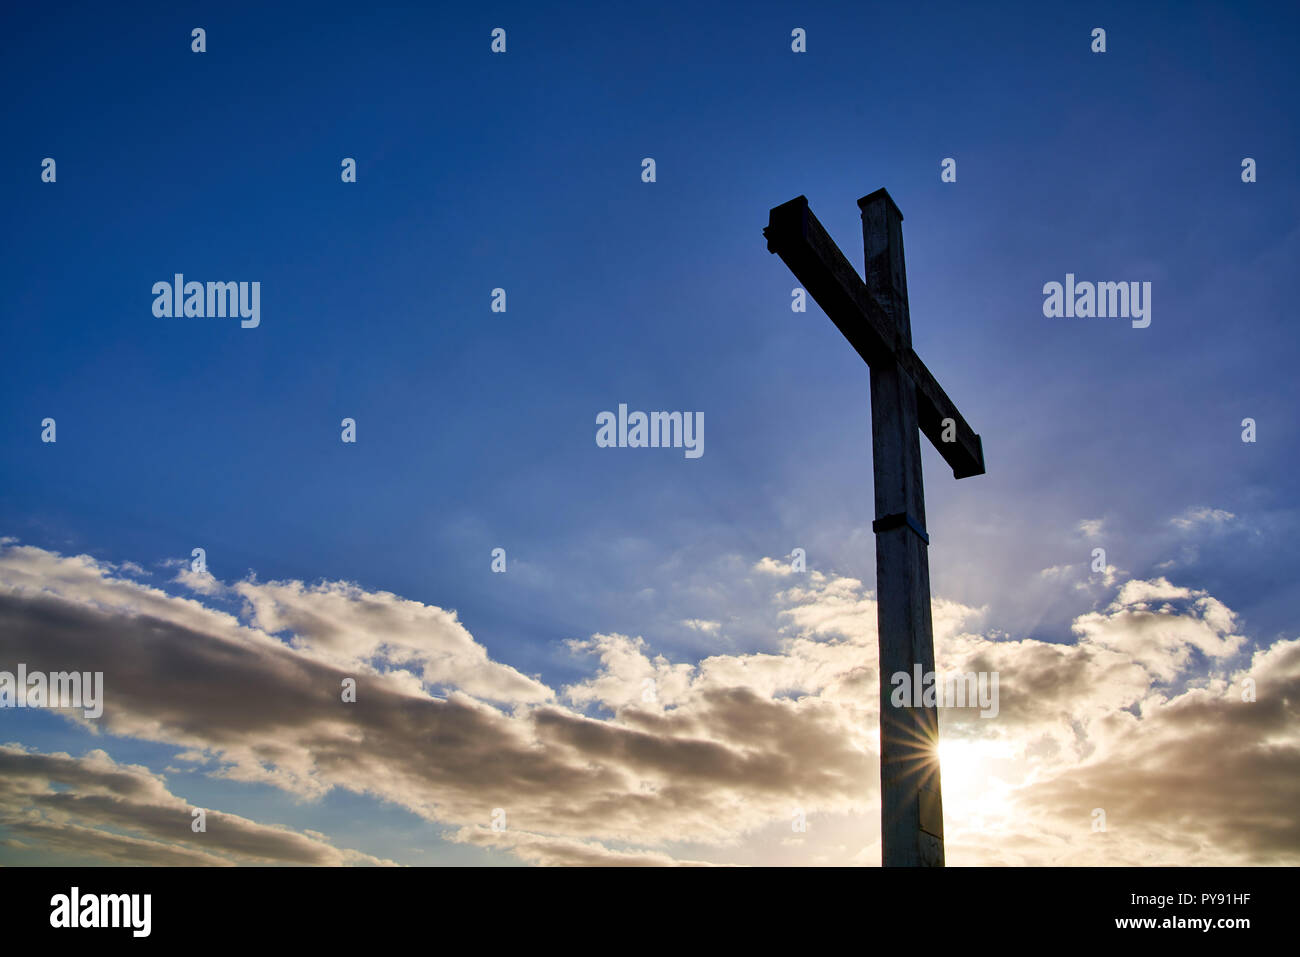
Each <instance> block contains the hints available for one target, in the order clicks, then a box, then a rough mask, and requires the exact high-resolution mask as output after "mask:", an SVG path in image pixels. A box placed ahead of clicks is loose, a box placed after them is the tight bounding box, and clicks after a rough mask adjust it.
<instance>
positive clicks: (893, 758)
mask: <svg viewBox="0 0 1300 957" xmlns="http://www.w3.org/2000/svg"><path fill="white" fill-rule="evenodd" d="M858 206H859V208H860V209H861V210H862V240H863V245H864V246H865V248H866V266H867V272H866V275H867V279H866V282H865V283H864V282H863V281H862V280H861V279H859V278H858V274H857V272H855V271H854V269H853V266H852V265H850V263H849V261H848V260H847V259H845V258H844V254H843V253H841V252H840V251H839V248H838V247H836V245H835V243H834V242H833V241H832V240H831V238H830V236H829V235H827V233H826V230H825V229H824V228H823V227H822V224H821V223H819V222H818V221H817V217H815V216H814V215H813V214H812V211H811V210H810V209H809V208H808V200H807V199H805V198H804V197H803V196H799V197H797V198H796V199H792V200H790V202H788V203H783V204H782V205H780V206H777V207H776V208H775V209H773V210H772V211H771V214H770V217H769V219H768V224H767V228H766V229H764V230H763V235H764V236H766V237H767V248H768V250H769V251H770V252H774V253H777V254H778V255H779V256H780V257H781V258H782V259H783V260H784V261H785V264H786V265H787V266H789V267H790V271H791V272H793V273H794V274H795V278H797V279H798V280H799V282H800V283H802V284H803V287H804V289H806V290H807V291H808V293H809V294H811V295H812V297H813V299H815V300H816V301H817V303H818V305H820V306H821V307H822V309H824V310H825V311H826V315H828V316H830V318H831V321H832V322H834V323H835V325H836V326H837V327H838V328H839V330H840V332H842V333H843V334H844V337H845V338H846V339H848V340H849V343H850V344H851V345H852V346H853V348H854V349H856V350H857V351H858V355H860V356H862V358H863V359H865V360H866V362H867V365H868V366H869V367H870V369H871V464H872V474H873V475H874V478H875V489H876V520H875V521H874V522H872V523H871V528H872V531H874V532H875V533H876V609H877V611H876V615H877V618H876V620H877V627H878V632H879V640H880V845H881V860H882V862H883V863H884V865H885V866H887V867H891V866H904V867H908V866H910V867H917V866H932V867H942V866H943V863H944V855H943V800H942V797H941V794H940V787H939V754H938V745H939V715H938V708H937V707H924V706H921V707H912V706H910V705H907V706H903V707H895V706H893V705H892V704H891V702H890V687H891V685H890V681H889V679H890V677H891V676H892V675H894V674H896V673H898V672H903V673H905V674H907V675H909V676H911V675H912V674H914V667H915V666H920V669H921V672H922V673H923V674H926V675H933V673H934V635H933V631H932V627H931V621H930V564H929V560H928V557H927V549H928V548H929V544H930V538H929V535H928V534H927V533H926V530H925V493H924V489H923V487H922V483H921V442H920V439H918V438H917V431H918V429H919V430H920V431H921V432H924V433H925V435H926V437H927V438H928V439H929V440H930V441H931V442H932V443H934V447H935V448H936V449H938V450H939V454H940V455H942V456H943V457H944V460H945V461H946V462H947V463H948V464H949V465H951V466H952V474H953V477H954V478H959V479H961V478H967V477H969V476H972V475H982V474H983V473H984V448H983V445H982V444H981V442H980V437H979V436H978V435H976V434H975V432H974V431H973V430H972V429H971V427H970V426H969V425H967V424H966V420H965V419H964V418H962V415H961V413H960V412H959V411H957V407H956V405H954V404H953V401H952V400H951V399H949V398H948V396H947V395H946V394H945V393H944V391H943V389H941V388H940V387H939V383H938V382H936V381H935V378H934V376H933V375H931V374H930V370H929V369H927V368H926V367H925V363H923V362H922V361H921V360H920V359H919V358H917V355H916V353H915V352H913V351H912V326H911V319H910V318H909V316H908V311H907V272H906V269H905V267H904V264H903V214H902V213H900V212H899V211H898V207H897V206H896V205H895V204H894V201H893V199H891V198H890V196H889V194H888V193H887V192H885V191H884V190H883V189H878V190H876V191H875V192H874V193H872V194H871V195H870V196H864V197H863V198H862V199H860V200H858ZM935 681H936V683H937V679H935Z"/></svg>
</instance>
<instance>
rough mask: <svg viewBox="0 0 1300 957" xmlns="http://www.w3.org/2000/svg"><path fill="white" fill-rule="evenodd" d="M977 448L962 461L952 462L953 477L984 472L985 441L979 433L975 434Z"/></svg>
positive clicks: (958, 477)
mask: <svg viewBox="0 0 1300 957" xmlns="http://www.w3.org/2000/svg"><path fill="white" fill-rule="evenodd" d="M974 444H975V448H974V450H973V452H972V454H971V455H970V456H969V457H968V458H965V459H963V460H962V461H960V462H957V463H955V464H953V463H950V464H952V477H953V478H955V479H964V478H970V477H971V476H974V475H983V474H984V442H983V440H982V439H981V438H980V437H979V435H978V434H976V435H975V443H974Z"/></svg>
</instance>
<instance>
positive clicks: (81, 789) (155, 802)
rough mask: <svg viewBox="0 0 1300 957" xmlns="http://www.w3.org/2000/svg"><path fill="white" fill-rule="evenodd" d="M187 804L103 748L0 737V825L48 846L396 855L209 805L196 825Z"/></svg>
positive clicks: (278, 860)
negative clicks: (76, 752) (80, 749)
mask: <svg viewBox="0 0 1300 957" xmlns="http://www.w3.org/2000/svg"><path fill="white" fill-rule="evenodd" d="M192 811H193V808H192V807H191V806H190V805H189V804H188V803H187V802H186V801H184V800H183V799H182V798H180V797H178V796H176V795H174V794H172V793H171V792H170V791H169V790H168V789H167V786H166V783H165V782H164V780H163V778H162V777H161V776H159V775H156V774H154V773H153V772H151V771H150V770H149V769H148V768H145V767H142V766H139V765H126V764H118V763H116V762H115V761H113V759H112V758H110V757H109V756H108V755H107V754H106V753H105V752H104V751H102V750H98V749H97V750H93V751H90V752H88V753H87V754H86V755H84V756H82V757H80V758H74V757H72V756H71V755H69V754H66V753H63V752H60V753H55V754H42V753H40V752H37V751H34V750H32V749H29V748H23V747H22V746H20V745H14V744H8V745H0V827H3V828H4V829H5V830H6V831H8V832H10V833H12V834H16V835H19V836H20V837H22V838H26V839H27V841H32V842H37V843H39V844H40V845H41V846H43V847H44V848H45V849H46V850H48V851H51V852H54V853H59V854H65V855H68V856H71V857H75V858H86V857H89V858H98V859H101V860H105V861H108V862H111V863H114V864H154V865H185V866H195V865H230V864H316V865H337V864H391V863H392V862H391V861H382V860H380V859H378V858H374V857H371V856H370V855H368V854H361V853H358V852H355V851H345V850H340V849H338V848H336V847H334V846H333V845H331V844H329V843H328V842H327V841H325V840H322V839H321V837H319V836H309V835H306V834H301V833H298V832H296V831H292V830H289V829H288V828H282V827H270V826H267V825H264V824H258V823H257V822H255V821H250V820H249V819H247V818H244V817H240V816H238V815H235V814H226V813H223V812H220V811H214V810H208V809H204V811H205V815H206V819H205V822H204V823H205V827H206V830H205V831H203V832H201V833H195V832H194V831H193V830H192V823H193V821H194V817H193V816H192ZM122 831H125V832H126V833H121V832H122Z"/></svg>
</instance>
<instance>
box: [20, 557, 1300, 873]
mask: <svg viewBox="0 0 1300 957" xmlns="http://www.w3.org/2000/svg"><path fill="white" fill-rule="evenodd" d="M765 562H770V563H773V564H779V563H775V562H773V560H771V559H765V560H764V561H763V562H759V563H758V564H759V565H763V564H764V563H765ZM771 584H772V586H773V590H772V592H771V597H772V600H773V601H774V602H775V603H776V605H777V607H778V610H779V614H780V620H781V621H782V622H783V625H782V626H781V629H780V633H779V634H778V635H777V636H776V643H775V646H774V647H773V648H772V649H771V650H768V651H764V652H751V653H737V654H719V655H713V656H709V657H705V658H702V659H700V660H698V661H676V662H674V661H671V660H669V659H668V658H667V657H666V656H664V655H663V654H661V653H656V652H655V651H654V650H653V646H652V644H651V643H650V642H649V641H648V640H647V639H646V638H645V637H643V636H629V635H621V634H595V635H592V636H591V637H590V638H586V639H581V640H575V641H572V642H570V649H571V650H572V651H573V652H574V653H575V654H578V655H580V656H589V658H590V659H591V661H592V662H593V667H592V669H591V672H590V674H589V675H587V676H586V677H583V678H581V679H579V680H576V681H574V682H572V683H571V684H569V685H567V686H565V687H563V688H561V689H558V690H556V689H551V688H550V687H548V686H547V685H545V684H544V683H542V682H541V681H540V680H538V679H535V678H529V677H527V676H524V675H522V674H520V673H519V672H517V671H516V670H515V669H513V668H510V667H509V666H507V665H504V664H502V663H498V662H494V661H492V660H491V659H490V657H489V656H488V655H487V654H486V651H485V649H483V648H482V646H481V645H479V644H478V643H477V642H476V641H475V640H474V639H473V637H472V636H471V635H470V634H469V633H468V631H466V629H465V628H464V627H463V625H461V624H460V622H459V621H458V620H457V618H456V616H455V613H454V612H451V611H447V610H444V609H440V608H437V607H435V606H430V605H424V604H422V603H419V602H414V601H410V600H407V599H402V598H400V597H398V596H395V595H392V594H390V593H386V592H370V591H366V590H364V589H361V588H359V587H358V586H355V585H351V584H348V583H343V582H323V583H319V584H317V585H313V586H308V585H306V584H304V583H301V582H272V583H265V584H261V583H257V582H255V581H251V580H250V581H244V582H238V583H236V584H234V585H232V586H229V587H230V588H231V589H232V591H233V593H234V594H238V595H239V596H241V597H242V598H243V599H244V601H245V608H244V611H243V613H242V614H241V615H239V616H236V615H232V614H230V613H227V612H222V611H216V610H213V609H211V608H208V607H206V606H205V605H203V604H201V603H200V602H198V601H197V600H195V599H193V598H188V597H181V596H175V595H169V594H166V593H165V592H163V591H161V590H159V589H155V588H150V587H148V586H145V585H143V584H141V583H139V582H135V581H130V580H125V579H121V578H117V577H115V576H114V573H113V569H112V568H111V567H109V566H107V565H103V564H99V563H96V562H95V561H94V560H93V559H90V558H88V557H86V556H74V557H63V556H59V555H57V554H55V553H52V552H46V551H43V550H41V549H35V548H30V547H22V546H14V547H6V548H4V549H3V550H0V633H2V634H4V635H5V636H6V638H5V646H4V652H5V654H6V656H9V657H12V659H13V660H15V661H24V662H26V663H27V665H28V667H29V668H31V669H33V670H65V669H68V668H76V669H78V670H101V671H103V672H104V673H105V699H106V703H105V711H104V716H103V718H102V719H101V720H100V721H99V722H98V724H96V725H93V727H94V728H95V729H97V730H101V731H107V732H110V733H112V734H114V735H119V736H127V737H135V738H140V739H145V740H149V741H157V742H163V743H165V744H168V745H171V746H173V747H175V748H176V749H177V752H178V753H177V754H176V755H175V756H174V757H173V760H188V761H192V762H201V766H203V767H205V768H208V769H209V773H213V774H217V775H220V776H223V777H225V778H228V779H231V780H236V781H249V782H259V783H264V784H270V785H273V786H275V787H278V788H281V789H283V790H285V791H287V792H290V793H293V794H295V795H299V796H301V797H303V798H305V799H314V798H318V797H320V796H321V795H323V794H326V793H328V792H329V791H331V790H334V789H342V790H347V791H351V792H354V793H358V794H366V795H370V796H372V797H374V798H376V799H379V800H384V801H388V802H392V803H394V804H397V805H399V806H401V807H404V808H407V809H408V810H410V811H411V812H412V813H414V814H417V815H419V816H421V817H424V818H426V819H428V820H430V821H434V822H438V823H441V824H444V825H447V826H449V827H450V828H451V830H450V831H449V832H448V833H449V834H450V835H451V839H453V840H458V841H462V842H466V843H472V844H475V845H478V846H484V847H497V848H500V849H501V850H502V851H503V853H509V854H511V855H513V856H515V857H517V858H519V859H521V860H525V861H528V862H531V863H577V862H584V863H593V862H596V861H600V862H602V863H630V864H640V863H671V862H705V861H707V862H711V863H726V862H739V861H746V862H754V863H763V862H767V861H771V860H775V859H780V860H786V861H790V860H794V861H800V860H802V861H809V860H811V861H818V862H826V863H855V862H865V863H873V862H876V861H878V860H879V847H878V843H877V842H876V838H875V837H874V836H872V832H873V830H874V827H873V826H870V825H871V824H872V820H873V818H874V816H875V815H876V814H877V813H878V796H877V795H878V780H879V764H878V759H877V750H876V728H877V725H878V707H879V704H878V701H879V677H878V674H877V654H876V633H875V627H876V605H875V599H874V595H873V594H872V593H871V591H870V590H868V589H866V588H865V587H864V586H863V584H862V582H860V581H859V580H856V579H853V578H847V577H841V576H835V575H833V574H818V573H810V574H808V575H806V576H803V575H800V576H797V577H795V576H786V575H779V576H776V577H775V580H773V581H771ZM932 605H933V618H934V629H935V642H936V660H937V661H938V663H939V668H940V671H941V672H952V671H962V672H967V671H975V672H997V673H998V674H999V675H1000V678H1001V681H1000V699H1001V700H1000V707H999V710H998V714H997V717H996V718H993V719H982V718H980V717H979V716H978V714H979V711H978V709H944V710H943V711H942V713H941V729H942V732H943V742H944V744H943V746H942V747H943V749H944V751H943V753H944V761H945V763H944V770H943V774H944V789H945V814H946V816H947V820H946V828H947V831H948V855H949V860H950V862H952V863H1013V862H1014V863H1097V862H1101V861H1118V860H1121V859H1125V860H1127V859H1132V860H1135V861H1139V862H1143V863H1184V862H1189V861H1193V860H1194V861H1196V862H1200V863H1212V862H1217V863H1237V862H1251V861H1272V862H1280V861H1289V862H1292V863H1294V862H1300V836H1298V835H1296V833H1295V830H1294V826H1293V825H1291V824H1290V823H1289V819H1287V818H1285V817H1283V816H1282V811H1281V809H1282V808H1283V807H1287V806H1290V807H1293V806H1295V804H1297V803H1300V775H1296V774H1295V773H1294V767H1295V763H1296V760H1297V755H1298V754H1300V735H1298V734H1297V728H1298V727H1300V721H1297V714H1296V710H1297V707H1300V687H1297V682H1298V681H1300V652H1297V651H1296V643H1295V642H1294V641H1292V642H1287V641H1279V642H1276V643H1274V644H1273V645H1272V646H1271V647H1269V648H1265V649H1259V650H1257V651H1255V652H1254V653H1253V655H1252V654H1251V651H1250V648H1249V647H1248V642H1247V640H1246V638H1245V637H1244V636H1243V634H1242V633H1241V629H1240V628H1239V627H1238V624H1237V621H1236V617H1235V615H1234V614H1233V613H1232V611H1231V610H1230V609H1228V608H1227V607H1226V606H1225V605H1223V604H1222V603H1221V602H1219V601H1218V600H1217V599H1215V598H1214V597H1213V596H1211V595H1209V594H1207V593H1206V592H1204V591H1200V590H1197V589H1194V588H1191V587H1187V586H1183V585H1179V584H1175V583H1172V582H1170V581H1168V580H1167V579H1164V578H1157V579H1153V580H1132V581H1128V582H1125V583H1124V584H1123V585H1122V587H1120V588H1118V589H1117V590H1116V591H1115V593H1114V595H1113V598H1112V600H1111V601H1110V602H1109V603H1108V604H1106V605H1104V606H1102V607H1100V608H1098V609H1097V610H1094V611H1088V612H1084V613H1082V614H1080V615H1078V616H1077V617H1076V619H1075V623H1074V636H1075V640H1074V641H1073V642H1071V643H1053V642H1046V641H1040V640H1036V639H1034V638H1030V637H1023V638H1009V637H1006V636H1000V635H989V634H982V633H980V632H979V631H978V630H976V629H977V628H978V626H979V624H980V622H981V621H982V619H983V617H984V615H985V609H976V608H971V607H968V606H964V605H960V604H957V603H954V602H949V601H944V600H935V601H934V602H933V603H932ZM345 677H355V678H356V680H357V687H358V697H357V701H356V702H355V703H354V704H349V703H345V702H343V701H342V700H341V696H340V687H341V683H342V680H343V678H345ZM1246 678H1250V679H1252V680H1253V681H1254V682H1255V685H1256V687H1257V689H1258V697H1257V700H1256V701H1254V702H1246V701H1243V700H1241V696H1240V694H1239V693H1238V691H1239V690H1240V689H1241V688H1244V687H1245V679H1246ZM68 720H72V721H77V722H78V723H80V724H83V725H85V726H87V727H92V725H91V723H89V722H86V721H85V720H84V719H79V718H77V717H76V715H75V714H69V715H68ZM1229 752H1231V753H1230V754H1229ZM1216 755H1218V756H1219V759H1218V760H1219V761H1220V763H1221V764H1223V765H1224V766H1228V767H1230V768H1231V769H1232V770H1234V771H1240V772H1241V773H1250V774H1253V775H1255V776H1256V778H1257V779H1258V781H1259V782H1260V787H1259V789H1256V791H1254V792H1252V790H1251V789H1250V788H1247V787H1244V786H1243V787H1235V786H1234V787H1232V788H1230V790H1231V792H1232V801H1231V802H1229V801H1227V800H1225V799H1224V798H1222V797H1221V794H1220V792H1221V791H1222V790H1223V788H1224V783H1223V781H1222V780H1221V775H1220V774H1216V773H1215V761H1216V759H1215V757H1214V756H1216ZM105 759H106V756H105ZM95 760H99V759H98V758H96V759H95ZM92 763H93V762H92ZM119 767H120V766H119ZM134 786H135V787H138V788H141V789H144V790H142V791H141V793H142V794H146V793H147V794H148V795H151V797H149V799H148V800H149V801H151V802H153V803H154V804H159V802H161V804H160V806H162V807H163V808H165V809H166V813H167V814H171V813H172V811H171V808H172V806H173V803H174V802H175V801H179V799H172V803H169V800H168V799H167V798H165V797H163V796H160V792H158V790H157V788H158V787H161V785H160V784H159V783H157V782H155V783H150V782H149V781H148V780H146V779H144V778H140V779H139V780H138V781H137V782H136V784H135V785H134ZM150 789H152V790H150ZM1166 789H1176V790H1177V795H1176V799H1171V800H1170V801H1168V802H1165V803H1164V804H1162V803H1161V801H1160V800H1159V796H1160V794H1161V793H1163V792H1164V791H1165V790H1166ZM1252 793H1253V796H1252ZM39 794H40V791H39V789H36V790H33V789H32V788H28V789H27V790H25V791H22V792H21V793H20V795H19V797H20V798H21V797H23V796H27V797H29V798H30V797H31V796H32V795H39ZM32 799H33V800H34V798H32ZM1287 802H1290V803H1289V805H1288V803H1287ZM19 803H21V800H20V801H19ZM1085 805H1086V806H1085ZM34 806H35V805H34ZM82 806H84V807H90V805H82ZM794 807H798V808H801V809H803V810H804V811H805V812H806V813H807V815H808V817H809V820H810V821H812V822H813V823H812V825H811V826H810V829H809V831H808V832H807V834H806V835H803V839H804V844H803V845H801V847H800V848H797V849H796V848H793V847H792V845H790V844H789V841H788V839H789V835H790V823H789V822H790V815H791V809H792V808H794ZM1095 807H1102V808H1105V809H1106V811H1107V815H1108V820H1109V821H1110V824H1111V828H1110V830H1109V831H1108V832H1105V833H1103V834H1096V833H1094V832H1093V831H1092V828H1091V820H1092V819H1091V816H1090V815H1091V811H1092V809H1093V808H1095ZM495 808H503V809H505V810H506V812H507V814H508V818H509V822H510V825H509V828H508V829H507V831H506V832H504V834H505V836H500V835H501V833H503V832H494V831H491V829H490V828H488V827H487V825H488V824H489V823H490V821H491V820H492V811H493V809H495ZM1170 808H1177V809H1179V811H1178V815H1179V816H1178V818H1177V820H1176V821H1173V822H1171V821H1170V820H1169V819H1168V814H1169V813H1170V811H1169V809H1170ZM38 810H43V811H44V812H45V813H48V812H49V808H48V807H45V806H41V807H40V808H38ZM96 820H98V819H97V818H94V817H93V816H90V815H89V814H88V813H87V816H86V817H85V820H84V821H83V820H82V819H74V818H69V819H68V821H67V823H68V828H69V830H65V832H64V835H65V836H64V837H59V836H57V835H56V834H55V833H54V831H57V830H58V827H56V826H55V825H53V824H51V823H50V821H49V820H45V821H43V822H42V821H36V820H33V821H31V822H29V823H28V830H26V831H23V832H22V833H21V834H18V835H17V837H19V838H21V840H23V841H24V842H26V843H28V844H32V843H37V844H43V845H44V846H48V847H49V848H50V849H51V850H57V849H58V847H59V846H61V845H60V844H59V842H60V841H62V842H63V844H65V845H66V844H67V843H68V841H67V838H66V834H70V833H73V831H72V830H70V829H72V828H75V827H92V828H95V827H97V825H96V824H95V823H94V822H95V821H96ZM168 820H170V818H168ZM85 821H89V822H91V823H89V824H87V823H85ZM864 822H866V823H865V824H864ZM159 826H161V825H159ZM52 827H53V828H54V831H51V830H50V828H52ZM98 828H99V829H101V830H102V829H103V826H102V825H98ZM137 839H139V840H147V841H153V842H155V843H157V842H160V841H161V835H160V833H159V832H158V831H156V830H146V831H145V832H144V834H143V836H140V835H137ZM262 840H264V841H265V842H266V843H267V846H268V847H273V848H278V850H276V852H275V853H276V854H277V855H279V856H280V857H286V856H288V855H289V854H291V853H294V852H295V851H294V849H295V848H298V847H299V845H297V844H295V843H293V841H290V840H289V839H287V838H284V837H283V836H279V837H277V836H276V835H265V836H264V837H260V838H256V839H252V843H251V844H249V845H248V846H246V847H244V848H243V849H242V853H243V854H244V855H245V856H247V855H250V854H252V853H253V852H255V851H256V850H257V848H258V846H259V841H262ZM286 841H288V843H287V844H286V843H285V842H286ZM277 842H278V843H277ZM783 842H784V843H783ZM164 843H166V842H164ZM172 843H174V845H175V846H174V848H173V851H172V853H173V854H174V855H178V857H177V858H175V859H180V858H182V857H184V856H185V855H193V854H204V853H206V854H219V855H220V856H228V857H229V856H233V857H238V855H239V854H240V853H241V849H240V848H238V847H232V848H229V849H227V850H222V851H219V850H218V849H217V848H215V847H213V846H212V845H209V844H198V845H197V846H191V844H192V842H191V843H186V842H184V841H182V840H179V839H178V840H177V841H175V842H172ZM101 844H102V846H103V853H104V854H105V855H111V854H112V853H120V854H123V855H127V856H130V855H131V854H132V853H140V854H142V853H144V851H143V850H138V851H133V850H132V848H131V846H130V845H129V842H128V845H127V846H123V847H121V848H118V850H117V851H114V850H113V849H112V847H111V846H110V845H111V844H112V841H111V839H110V838H103V839H102V841H101ZM153 852H154V853H156V854H158V855H160V859H161V856H165V855H166V853H168V852H167V851H166V850H165V849H163V848H154V849H153ZM299 852H300V853H318V854H327V853H328V852H327V851H324V850H322V849H320V848H315V849H311V848H307V849H300V851H299ZM337 853H339V854H343V853H344V852H337ZM791 855H796V856H795V857H793V858H792V857H791ZM233 857H232V859H233Z"/></svg>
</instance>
